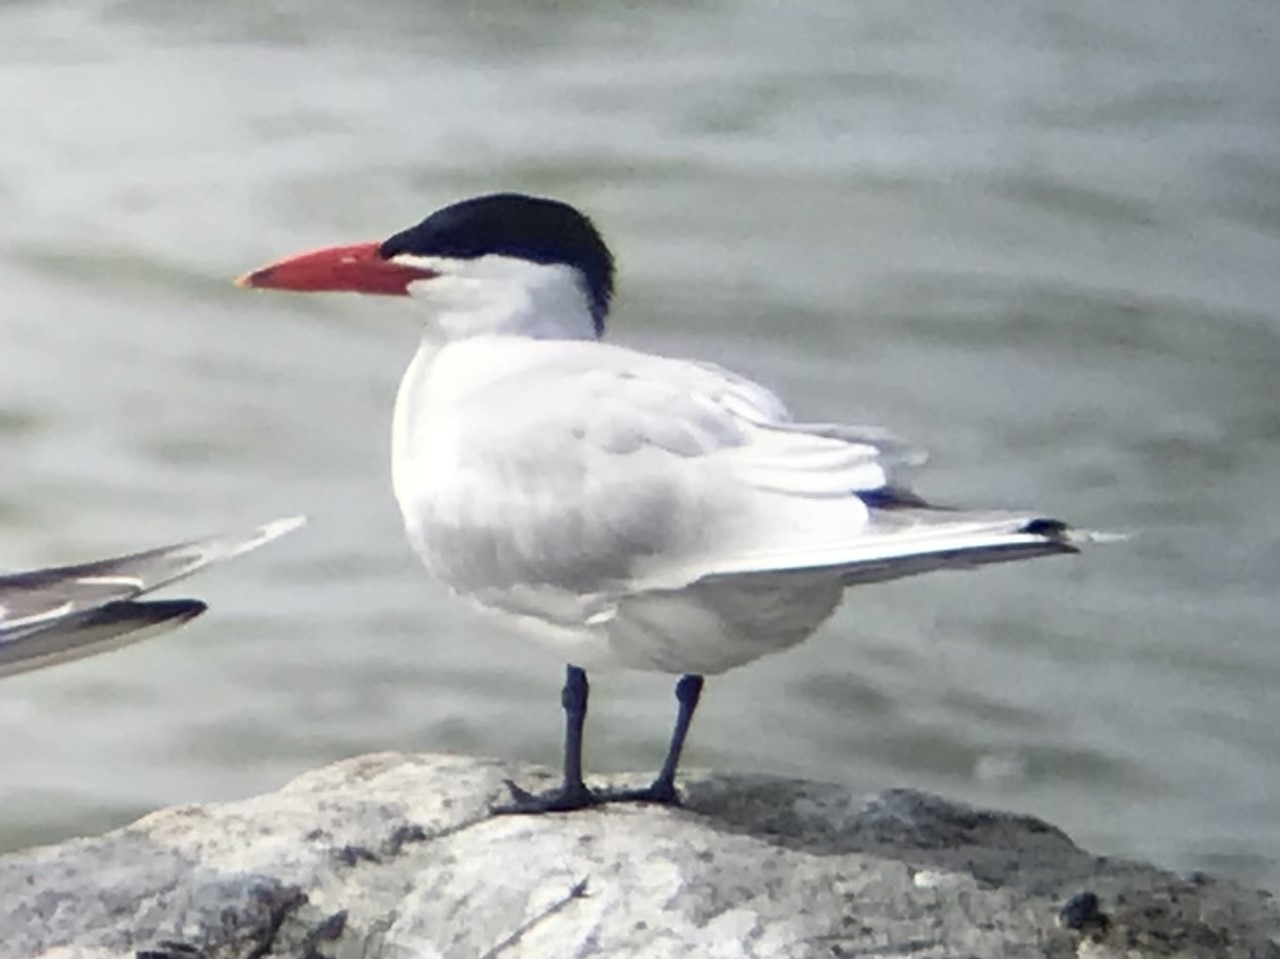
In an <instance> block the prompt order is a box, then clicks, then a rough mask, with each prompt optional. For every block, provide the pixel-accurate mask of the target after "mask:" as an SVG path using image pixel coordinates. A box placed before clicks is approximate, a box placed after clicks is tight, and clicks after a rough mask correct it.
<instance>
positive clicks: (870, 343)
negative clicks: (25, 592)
mask: <svg viewBox="0 0 1280 959" xmlns="http://www.w3.org/2000/svg"><path fill="white" fill-rule="evenodd" d="M486 10H487V11H488V12H486V13H485V14H483V15H478V14H464V13H460V12H458V9H457V8H456V7H455V6H452V5H443V4H441V5H438V6H437V5H431V4H420V3H409V2H404V3H399V4H397V3H383V4H378V5H363V4H341V3H327V4H320V3H301V2H296V3H292V4H275V5H274V6H272V7H271V8H270V9H269V12H268V7H267V6H266V5H263V4H258V3H238V4H235V3H224V4H216V5H215V4H208V5H203V6H199V7H197V6H196V5H186V4H175V3H171V2H169V0H164V2H160V0H151V2H132V3H130V2H117V3H110V2H100V3H88V2H84V3H72V2H64V3H39V4H37V3H26V4H22V3H8V4H4V5H3V6H0V116H3V119H4V134H3V137H2V138H0V563H3V564H5V565H8V566H12V567H24V566H34V565H37V564H44V563H54V562H61V561H71V560H75V559H81V558H88V557H93V556H96V555H100V554H105V553H107V552H110V551H115V550H125V549H130V548H138V547H143V546H148V545H152V544H154V543H159V542H163V541H168V540H171V539H174V538H179V537H183V536H187V535H196V534H201V533H204V532H209V531H215V530H218V529H223V528H234V527H237V526H242V525H246V524H250V523H254V522H257V521H259V520H263V519H268V518H271V517H274V516H277V515H285V514H289V513H294V512H300V511H301V512H306V513H309V514H311V516H312V525H311V527H310V528H309V529H308V530H307V531H305V532H304V533H301V534H297V535H295V536H293V537H290V538H289V539H288V540H286V541H284V542H282V543H280V544H277V545H276V546H273V547H271V548H270V549H269V550H264V551H263V552H262V553H260V554H257V555H254V556H252V557H248V558H246V559H244V560H242V561H239V562H238V563H236V564H235V565H233V566H228V567H227V568H225V569H221V570H218V571H215V572H213V573H211V574H209V575H207V576H205V577H203V578H202V579H201V580H199V581H197V582H196V583H193V584H192V589H193V591H194V592H196V593H198V594H199V595H201V596H202V597H204V598H205V599H207V600H209V601H210V602H211V603H212V604H213V607H214V609H213V612H212V613H211V614H210V615H208V616H206V617H205V618H204V619H202V620H200V621H198V622H197V623H196V624H194V625H193V626H192V627H190V628H188V629H187V630H185V631H183V632H182V633H181V634H175V635H174V636H171V637H167V638H165V639H163V640H158V641H156V642H154V643H150V644H147V645H144V646H140V647H137V648H135V649H132V650H130V651H128V652H122V653H118V654H115V655H112V656H110V657H105V658H102V659H98V660H90V661H86V662H84V663H81V664H78V665H75V666H69V667H65V668H61V669H57V670H51V671H49V672H47V673H43V674H37V675H33V676H30V677H22V678H18V679H13V680H9V681H6V682H5V683H4V684H3V687H2V688H0V768H2V769H3V772H2V773H0V846H3V847H17V846H22V845H27V844H30V843H32V842H36V841H42V840H48V839H53V838H59V837H63V836H68V835H74V834H78V833H82V832H87V831H94V830H99V829H102V828H104V827H106V826H109V825H113V824H119V823H123V822H125V821H128V820H129V819H130V818H131V817H133V816H135V815H137V814H139V813H141V812H144V811H146V810H148V809H151V808H154V807H156V806H159V805H162V804H168V803H174V802H191V801H204V800H214V799H223V798H230V797H236V796H243V795H247V794H250V793H253V792H256V791H262V790H267V789H271V788H274V787H275V786H277V785H279V784H280V783H282V782H283V781H285V780H286V779H288V778H289V777H290V776H292V775H293V774H295V773H297V772H300V771H302V770H303V769H306V768H308V767H310V766H313V765H315V764H318V763H321V762H324V761H327V760H331V759H335V758H339V757H342V756H347V755H352V754H357V753H361V752H367V751H373V750H380V749H422V750H440V749H445V750H459V751H466V752H474V753H481V754H488V755H498V756H505V757H514V758H522V759H532V760H540V761H544V762H549V763H554V762H555V761H556V758H557V756H558V751H559V735H560V725H559V724H560V717H559V715H558V709H557V696H556V691H557V689H558V685H559V681H560V664H559V663H557V662H556V661H555V660H553V659H551V658H549V657H547V656H545V655H544V654H543V653H542V652H541V651H540V650H538V649H535V648H529V647H526V646H524V645H522V644H521V642H520V641H518V640H511V639H509V638H507V637H506V636H504V635H502V634H500V633H497V632H494V631H492V630H491V629H489V628H488V627H486V626H484V625H482V624H478V623H476V622H473V621H472V620H470V619H469V618H468V617H467V616H466V614H465V613H463V612H462V611H460V610H459V609H457V608H456V607H455V606H453V605H452V604H451V603H450V602H449V601H448V600H447V599H446V597H444V596H443V595H442V594H441V592H440V591H439V590H437V589H436V588H435V587H433V586H431V585H430V584H429V583H427V581H426V580H425V578H424V576H423V575H422V573H421V572H420V571H419V569H418V566H417V564H416V561H415V560H414V559H413V558H412V556H411V555H410V554H409V552H408V549H407V547H406V546H405V545H404V543H403V540H402V536H401V534H400V530H399V520H398V516H397V514H396V511H395V506H394V503H393V502H392V499H391V496H390V492H389V489H388V480H387V475H386V474H387V467H386V459H387V433H388V425H389V418H390V408H391V402H392V397H393V396H394V391H395V386H396V383H397V381H398V378H399V375H400V372H401V369H402V367H403V366H404V364H405V363H406V362H407V361H408V358H409V355H410V353H411V351H412V349H413V346H414V344H415V342H416V338H417V331H416V325H415V323H414V320H413V317H412V315H411V314H409V313H408V312H406V311H405V310H404V309H402V308H398V307H399V305H398V304H395V303H391V302H386V301H383V302H361V301H358V300H355V299H343V298H335V299H329V300H325V299H321V298H317V299H307V300H303V299H290V298H284V297H266V296H253V295H249V294H246V293H244V292H242V291H238V290H235V289H234V288H232V287H231V286H230V285H229V283H228V282H227V281H228V279H229V278H230V277H231V276H233V275H235V274H237V273H239V272H241V271H242V270H244V269H247V268H250V267H253V266H256V265H258V264H259V263H260V262H262V261H263V260H265V259H268V258H272V257H275V256H278V255H280V254H282V253H285V252H289V251H292V250H295V249H298V248H303V247H307V246H315V245H319V244H323V243H328V242H341V241H347V240H356V239H366V238H368V239H373V238H379V237H381V236H384V235H386V234H389V233H391V232H393V231H394V230H396V229H398V228H400V227H402V226H405V225H407V224H408V223H410V222H412V221H414V220H416V219H418V218H419V217H421V216H422V215H425V214H426V213H427V212H429V211H430V210H431V209H433V208H434V207H436V206H438V205H441V204H443V203H445V202H448V201H450V200H453V199H456V198H458V197H461V196H464V195H467V194H470V193H475V192H483V191H488V190H493V189H521V190H526V191H531V192H547V193H553V194H556V195H559V196H562V197H564V198H566V199H569V200H571V201H573V202H575V203H577V204H579V205H581V206H582V207H584V208H585V209H587V210H589V211H590V212H591V213H592V214H593V215H594V216H595V217H596V219H597V221H598V222H599V223H600V224H601V226H602V227H603V228H604V229H605V230H606V232H607V233H608V235H609V236H610V238H611V239H612V241H613V243H614V246H615V249H616V252H617V253H618V255H619V258H620V261H621V263H622V269H623V275H622V285H621V301H620V305H619V309H618V312H617V315H616V316H615V317H614V320H613V326H612V330H611V336H613V337H615V338H616V339H618V340H619V341H622V342H627V343H630V344H636V345H640V346H644V347H646V348H651V349H658V350H662V351H666V352H671V353H680V354H689V355H697V356H701V357H704V358H710V359H716V360H718V361H720V362H724V363H727V364H728V365H730V366H734V367H736V368H739V369H741V370H742V371H744V372H747V373H749V374H751V375H753V376H755V377H757V378H759V379H762V380H763V381H765V382H768V383H770V384H771V385H773V386H775V387H776V388H778V389H779V390H780V391H781V392H783V394H784V395H786V396H788V397H789V398H790V399H791V400H792V402H793V405H794V406H795V408H796V409H797V410H798V411H799V412H801V413H803V414H805V415H807V416H813V417H821V418H831V419H844V420H848V421H859V422H878V423H883V424H885V425H887V426H890V427H892V428H893V429H895V430H896V431H897V432H899V433H902V434H904V435H906V436H909V437H911V438H912V439H914V440H916V441H918V442H920V443H922V444H923V445H926V446H928V447H930V448H931V449H932V451H933V453H934V459H933V462H932V465H931V467H930V468H929V470H928V471H927V472H925V473H924V474H923V477H922V480H921V483H920V486H921V489H922V490H923V491H924V492H925V493H926V494H928V495H931V496H933V497H935V498H938V499H944V500H956V501H961V502H969V503H985V504H991V505H1000V504H1008V505H1028V504H1030V505H1036V506H1039V507H1042V508H1044V509H1046V510H1049V511H1052V512H1055V513H1058V514H1060V515H1063V516H1066V517H1068V518H1071V519H1073V520H1075V521H1077V522H1079V523H1082V524H1085V525H1090V526H1095V527H1102V528H1112V529H1125V530H1130V531H1133V532H1135V534H1136V535H1135V537H1134V538H1133V540H1132V541H1130V542H1129V543H1127V544H1125V545H1122V546H1114V547H1109V548H1107V549H1105V550H1099V551H1096V552H1094V553H1092V554H1091V555H1089V556H1087V557H1085V558H1082V559H1078V560H1054V561H1046V562H1042V563H1032V564H1025V565H1022V566H1019V567H1017V568H1007V569H994V570H988V571H985V572H983V573H981V574H976V575H971V576H961V575H951V576H934V577H925V578H920V579H917V580H914V581H910V582H903V583H898V584H893V585H887V586H878V587H872V588H868V589H866V590H865V591H862V592H860V593H858V594H856V595H855V596H854V597H852V599H851V601H850V602H848V603H847V605H846V607H845V609H844V610H843V611H842V612H841V614H840V615H839V616H838V617H837V619H836V620H835V621H834V622H833V623H832V624H831V625H830V626H829V627H828V628H827V629H826V630H824V632H823V633H822V634H821V635H820V636H819V637H818V638H816V639H815V640H813V641H811V642H810V643H809V644H807V645H806V646H804V647H802V648H801V649H799V650H797V651H794V652H792V653H789V654H787V655H785V656H781V657H777V658H775V659H772V660H765V661H762V662H759V663H757V664H755V665H753V666H750V667H747V668H745V669H742V670H740V671H738V672H735V673H731V674H729V675H728V676H725V677H723V678H720V679H717V680H715V681H713V682H712V683H710V684H709V686H708V693H707V696H706V699H705V701H704V710H703V712H702V713H701V715H700V716H699V719H698V722H697V724H696V725H695V729H694V734H693V739H692V743H691V750H690V757H689V759H690V762H691V763H693V764H697V765H704V766H715V767H720V768H725V769H735V770H758V771H764V772H773V773H780V774H794V775H801V776H807V777H811V778H819V779H829V780H838V781H846V782H849V783H852V784H854V785H855V786H857V787H859V788H864V789H867V790H871V789H877V788H883V787H888V786H902V785H910V786H915V787H919V788H924V789H931V790H937V791H940V792H943V793H945V794H947V795H950V796H954V797H958V798H965V799H970V800H973V801H976V802H981V803H991V804H996V805H999V806H1003V807H1008V808H1015V809H1020V810H1025V811H1028V812H1032V813H1036V814H1039V815H1042V816H1045V817H1047V818H1049V819H1052V820H1053V821H1055V822H1057V823H1059V824H1060V825H1062V826H1063V827H1064V828H1066V829H1067V830H1068V831H1069V832H1070V833H1071V835H1072V836H1073V837H1075V838H1076V839H1077V841H1079V842H1081V843H1083V844H1086V845H1088V846H1090V847H1092V848H1094V849H1096V850H1098V851H1105V852H1111V853H1114V854H1128V855H1140V856H1144V857H1149V858H1153V859H1155V860H1157V861H1158V862H1160V863H1162V864H1165V865H1168V866H1171V867H1175V868H1179V869H1192V868H1205V869H1211V870H1214V871H1219V872H1225V873H1228V874H1232V875H1237V876H1240V877H1242V878H1244V879H1246V880H1248V881H1251V882H1256V883H1260V884H1266V885H1269V886H1271V887H1273V888H1274V887H1276V886H1277V885H1280V817H1277V815H1276V811H1275V810H1276V800H1277V793H1278V792H1280V790H1278V789H1277V786H1278V785H1280V736H1278V734H1277V718H1278V717H1280V709H1278V707H1280V694H1278V693H1277V687H1278V679H1280V657H1278V656H1277V613H1276V606H1275V594H1276V585H1277V573H1278V572H1280V551H1278V547H1277V543H1278V542H1280V529H1278V526H1280V524H1278V518H1277V517H1278V510H1277V501H1276V479H1277V474H1278V473H1280V470H1278V469H1277V466H1280V457H1278V456H1277V450H1278V448H1280V403H1278V402H1277V400H1278V399H1280V389H1277V381H1276V372H1277V361H1278V360H1280V350H1278V349H1277V346H1278V339H1280V320H1278V316H1277V314H1278V312H1280V309H1278V308H1280V209H1278V207H1277V202H1278V198H1280V192H1278V191H1277V189H1276V187H1277V185H1280V176H1278V173H1280V141H1278V140H1277V133H1278V132H1280V131H1278V130H1277V127H1278V126H1280V122H1278V118H1280V110H1277V106H1278V101H1280V88H1278V87H1277V85H1276V83H1275V76H1276V66H1277V63H1276V61H1277V50H1280V45H1278V43H1280V28H1278V25H1277V20H1278V19H1280V10H1277V9H1276V8H1275V5H1274V4H1272V3H1265V2H1261V0H1258V2H1235V3H1222V4H1214V5H1205V4H1198V3H1193V2H1190V0H1180V2H1176V3H1174V2H1160V3H1157V2H1154V0H1147V2H1138V3H1131V4H1125V5H1114V4H1107V3H1101V2H1085V3H1076V4H1073V5H1070V6H1069V7H1067V6H1059V5H1049V4H1039V5H1035V4H1026V3H1014V2H1012V0H1010V2H1006V3H997V2H992V3H974V4H964V5H953V4H950V3H947V2H943V0H932V2H928V3H917V4H912V5H909V6H908V5H900V4H892V3H861V4H845V3H839V2H835V0H828V2H826V3H815V4H809V5H806V6H804V7H803V8H801V7H796V6H784V5H781V4H769V3H763V2H760V3H738V4H728V3H724V4H715V3H701V4H667V5H651V6H649V7H646V8H644V10H643V11H637V10H636V9H634V8H632V7H630V6H628V5H621V4H619V5H601V4H585V3H584V4H572V3H551V2H543V3H533V4H527V3H514V2H512V3H509V4H508V5H506V6H495V5H489V6H487V7H486ZM595 689H596V691H597V698H596V700H595V703H594V705H593V718H592V724H591V727H590V730H589V743H588V748H589V757H588V761H589V763H590V764H591V765H592V766H593V767H594V768H598V769H621V768H651V767H653V766H654V765H655V764H656V763H657V762H658V759H659V758H660V755H661V752H662V749H663V747H664V744H665V737H666V733H667V727H668V722H669V715H670V709H671V702H670V690H669V683H668V681H667V680H666V679H665V678H661V677H649V676H641V675H625V674H620V675H617V676H600V677H598V678H597V681H596V684H595Z"/></svg>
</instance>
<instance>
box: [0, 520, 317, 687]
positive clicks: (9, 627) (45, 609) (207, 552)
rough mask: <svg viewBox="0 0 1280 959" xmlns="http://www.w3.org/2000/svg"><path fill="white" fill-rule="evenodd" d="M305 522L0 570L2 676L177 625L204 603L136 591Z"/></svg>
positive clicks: (255, 545)
mask: <svg viewBox="0 0 1280 959" xmlns="http://www.w3.org/2000/svg"><path fill="white" fill-rule="evenodd" d="M303 522H304V520H303V519H302V518H301V517H294V518H291V519H283V520H277V521H275V522H274V523H268V524H266V525H265V526H260V527H258V528H256V529H254V530H250V531H248V532H242V533H232V534H228V535H224V536H212V537H208V538H206V539H197V540H191V541H190V542H186V543H178V544H176V545H173V546H162V547H160V548H158V549H150V550H146V551H144V552H141V553H132V554H130V555H128V556H117V557H114V558H112V559H104V560H97V561H94V562H90V563H81V564H78V565H75V566H59V567H54V568H51V569H38V570H30V571H27V572H20V573H8V574H0V676H10V675H13V674H15V673H22V672H27V671H29V670H33V669H41V668H43V667H45V666H52V665H54V664H56V663H61V662H67V661H70V660H74V659H81V658H83V657H85V656H92V655H94V654H96V653H101V652H106V651H108V650H112V649H118V648H120V647H121V646H126V645H128V644H130V643H135V642H137V641H138V640H140V639H145V638H146V637H148V636H152V635H155V634H156V633H159V632H164V631H166V630H168V629H173V628H175V627H177V626H180V625H182V624H183V623H185V622H187V621H188V620H190V619H193V618H194V617H196V616H199V615H200V614H201V613H202V612H204V610H205V604H204V603H202V602H201V601H200V600H198V599H161V600H156V599H149V600H145V601H143V600H140V599H139V597H140V596H143V595H144V594H146V593H150V592H152V591H153V590H156V589H159V588H160V587H162V586H167V585H168V584H170V583H172V582H174V581H176V580H179V579H183V578H185V577H187V576H190V575H191V574H192V573H195V572H197V571H198V570H200V569H203V568H204V567H206V566H208V565H210V564H211V563H218V562H222V561H223V560H227V559H231V558H233V557H235V556H239V555H240V554H242V553H247V552H249V551H250V550H253V549H257V548H258V547H259V546H263V545H265V544H266V543H269V542H271V541H272V540H273V539H276V538H277V537H280V536H283V535H284V534H285V533H287V532H289V531H290V530H294V529H297V528H298V527H299V526H301V525H302V524H303Z"/></svg>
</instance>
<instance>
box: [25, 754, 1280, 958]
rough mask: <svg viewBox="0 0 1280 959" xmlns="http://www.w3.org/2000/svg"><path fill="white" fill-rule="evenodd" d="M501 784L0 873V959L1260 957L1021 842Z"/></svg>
mask: <svg viewBox="0 0 1280 959" xmlns="http://www.w3.org/2000/svg"><path fill="white" fill-rule="evenodd" d="M506 778H513V779H518V780H519V781H521V782H522V783H524V784H526V785H528V784H530V783H533V784H535V785H536V784H537V783H538V782H540V781H545V782H546V784H547V785H550V784H551V782H552V777H551V775H550V774H549V773H547V772H546V771H541V770H532V769H528V768H524V767H519V766H516V765H514V764H503V763H499V762H495V761H488V760H478V759H468V758H464V757H458V756H429V755H427V756H403V755H392V754H382V755H374V756H365V757H362V758H359V759H352V760H349V761H347V762H342V763H338V764H337V765H334V766H330V767H327V768H324V769H320V770H316V771H314V772H311V773H308V774H307V775H305V776H302V777H301V778H299V779H297V780H295V781H294V782H292V783H290V784H289V785H287V786H285V787H284V788H283V789H281V790H280V791H279V792H276V793H272V794H269V795H265V796H259V797H256V798H253V799H247V800H243V801H240V802H232V803H226V804H222V805H209V806H184V807H175V808H172V809H165V810H162V811H160V812H157V813H154V814H152V815H150V816H147V817H146V818H144V819H142V820H139V821H138V822H136V823H134V824H133V825H131V826H128V827H126V828H124V829H120V830H117V831H115V832H112V833H109V834H107V835H105V836H101V837H98V838H93V839H78V840H73V841H70V842H64V843H61V844H59V845H56V846H48V847H44V848H40V849H33V850H30V851H27V852H22V853H16V854H12V855H9V856H6V857H3V858H0V956H3V957H31V956H42V957H45V959H55V957H57V959H71V957H86V959H87V957H93V959H108V957H111V959H115V957H123V956H129V957H141V959H233V957H234V959H248V957H253V959H269V957H284V956H288V957H307V959H320V957H331V959H347V957H357V956H359V957H366V956H367V957H387V959H397V957H405V959H410V957H413V959H426V957H447V959H455V957H466V959H469V957H486V959H518V957H588V956H608V957H642V956H643V957H655V959H657V957H674V956H690V957H694V956H696V957H713V959H720V957H724V959H732V957H743V956H753V957H754V956H758V957H797V959H799V957H832V959H834V957H855V956H856V957H904V956H911V957H916V959H923V957H930V959H933V957H960V956H966V957H967V956H980V957H986V956H991V957H1003V956H1035V957H1044V956H1050V957H1067V956H1082V957H1084V956H1088V957H1095V959H1104V957H1117V959H1118V957H1122V956H1123V957H1131V956H1183V957H1193V956H1194V957H1199V956H1204V957H1214V959H1223V957H1226V959H1232V957H1256V959H1263V957H1280V948H1278V947H1277V944H1276V941H1277V936H1278V935H1280V915H1278V914H1277V911H1276V908H1275V905H1274V903H1273V901H1272V900H1271V899H1270V898H1269V897H1268V896H1266V895H1265V894H1263V893H1259V892H1253V891H1250V890H1246V889H1243V888H1241V887H1239V886H1236V885H1234V884H1232V883H1228V882H1220V881H1217V880H1214V879H1210V878H1207V877H1203V876H1194V877H1191V878H1180V877H1178V876H1175V875H1172V874H1170V873H1167V872H1162V871H1159V870H1157V869H1154V868H1152V867H1150V866H1146V865H1141V864H1137V863H1130V862H1122V861H1116V860H1109V859H1105V858H1099V857H1096V856H1093V855H1091V854H1089V853H1086V852H1084V851H1082V850H1080V849H1079V848H1077V847H1076V846H1075V844H1073V843H1072V842H1071V840H1070V839H1068V838H1067V836H1065V835H1064V834H1063V833H1062V832H1061V831H1059V830H1058V829H1055V828H1054V827H1053V826H1050V825H1048V824H1046V823H1044V822H1041V821H1039V820H1037V819H1033V818H1031V817H1027V816H1016V815H1011V814H1008V813H1000V812H988V811H983V810H977V809H973V808H970V807H968V806H964V805H960V804H958V803H953V802H949V801H947V800H944V799H940V798H938V797H935V796H929V795H925V794H922V793H917V792H911V791H907V790H891V791H889V792H884V793H880V794H878V795H875V796H872V797H870V798H866V797H862V796H857V795H853V794H851V793H850V791H849V790H848V789H847V788H843V787H838V786H830V785H820V784H815V783H807V782H795V781H790V780H780V779H768V778H763V777H755V776H726V775H710V774H704V775H692V776H689V777H687V778H686V779H685V780H684V781H683V787H684V791H685V795H686V797H687V802H686V807H685V808H684V809H665V808H655V807H644V806H611V807H605V808H601V809H593V810H588V811H585V812H580V813H572V814H562V815H554V816H543V817H535V818H529V817H495V816H491V815H490V814H489V805H490V804H491V803H492V802H494V801H495V800H499V799H502V798H505V790H504V787H503V780H504V779H506ZM613 782H614V783H615V784H618V785H622V784H635V785H638V784H639V781H638V780H633V778H632V777H616V778H615V779H614V780H613Z"/></svg>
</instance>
